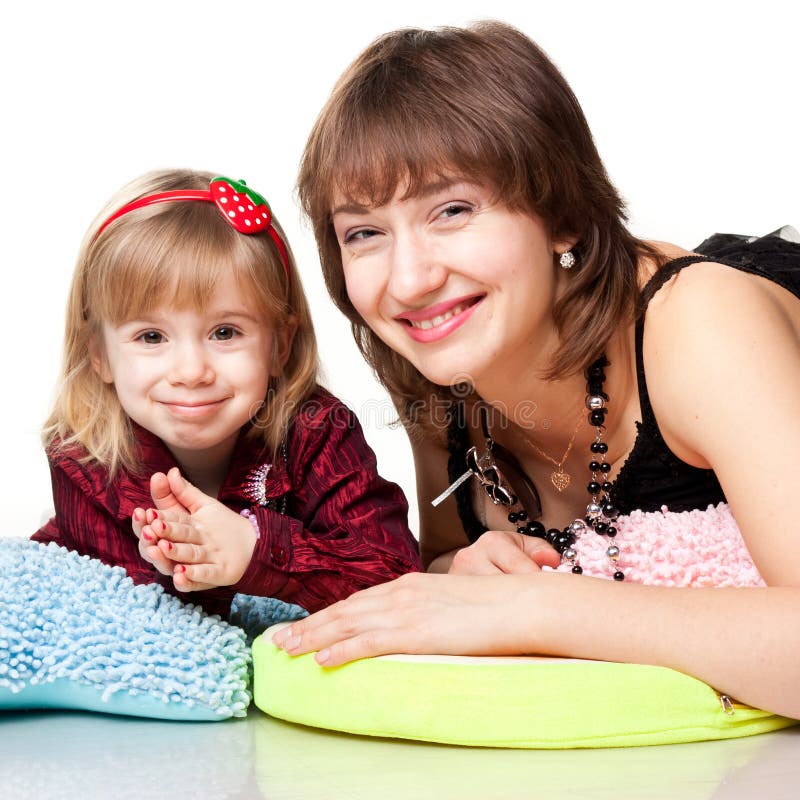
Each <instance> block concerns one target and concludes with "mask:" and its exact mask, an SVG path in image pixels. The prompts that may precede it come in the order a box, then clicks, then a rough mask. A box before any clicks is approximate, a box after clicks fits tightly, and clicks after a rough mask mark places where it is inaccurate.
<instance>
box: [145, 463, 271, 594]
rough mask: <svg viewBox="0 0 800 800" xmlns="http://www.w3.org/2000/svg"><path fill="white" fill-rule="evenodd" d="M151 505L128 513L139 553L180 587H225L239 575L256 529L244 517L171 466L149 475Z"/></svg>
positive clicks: (247, 559)
mask: <svg viewBox="0 0 800 800" xmlns="http://www.w3.org/2000/svg"><path fill="white" fill-rule="evenodd" d="M150 491H151V493H152V496H153V504H154V506H155V508H147V509H143V508H137V509H135V510H134V512H133V517H132V523H133V532H134V533H135V534H136V537H137V538H138V539H139V553H140V554H141V556H142V558H144V559H145V560H146V561H148V562H149V563H151V564H152V565H153V566H154V567H155V568H156V569H157V570H158V571H159V572H160V573H161V574H162V575H167V576H171V577H172V580H173V583H174V584H175V588H176V589H177V590H178V591H180V592H193V591H202V590H204V589H213V588H215V587H217V586H231V585H233V584H234V583H237V582H238V581H239V580H240V579H241V578H242V576H243V575H244V573H245V571H246V569H247V567H248V565H249V564H250V560H251V558H252V555H253V549H254V548H255V544H256V539H257V538H258V537H257V534H256V529H255V526H254V525H253V524H251V522H250V520H249V519H247V518H246V517H243V516H241V515H239V514H237V513H236V512H235V511H232V510H231V509H229V508H228V507H227V506H225V505H223V504H222V503H221V502H219V500H217V499H215V498H213V497H209V496H208V495H206V494H203V492H201V491H200V490H199V489H198V488H197V487H196V486H193V485H192V484H191V483H189V482H188V481H187V480H186V479H185V478H184V477H183V476H182V475H181V472H180V470H179V469H178V468H177V467H174V468H173V469H171V470H170V471H169V472H168V473H167V474H166V475H165V474H164V473H163V472H157V473H155V474H154V475H153V476H152V477H151V478H150Z"/></svg>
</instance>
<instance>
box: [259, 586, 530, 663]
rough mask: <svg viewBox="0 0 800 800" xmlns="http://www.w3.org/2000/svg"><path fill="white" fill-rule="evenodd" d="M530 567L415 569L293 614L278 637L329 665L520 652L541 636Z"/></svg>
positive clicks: (297, 652)
mask: <svg viewBox="0 0 800 800" xmlns="http://www.w3.org/2000/svg"><path fill="white" fill-rule="evenodd" d="M538 580H539V579H538V578H537V577H536V576H530V575H514V576H509V575H490V576H456V575H434V574H430V573H424V572H419V573H410V574H408V575H404V576H402V577H401V578H397V579H396V580H394V581H391V582H389V583H384V584H381V585H379V586H373V587H371V588H369V589H364V590H363V591H361V592H356V593H355V594H353V595H351V596H350V597H348V598H347V599H346V600H342V601H340V602H338V603H335V604H334V605H332V606H329V607H328V608H326V609H323V610H322V611H318V612H317V613H316V614H312V615H311V616H310V617H306V618H305V619H302V620H298V621H297V622H293V623H292V624H291V625H290V626H289V627H287V628H284V629H282V630H280V631H278V633H276V634H275V635H274V636H273V638H272V641H273V642H274V643H275V644H276V645H277V646H278V647H281V648H283V649H284V650H286V652H287V653H289V654H290V655H293V656H294V655H300V654H301V653H309V652H312V651H315V650H316V651H318V652H317V655H316V657H315V658H316V660H317V662H318V663H319V664H322V665H323V666H326V667H333V666H338V665H339V664H343V663H345V662H348V661H354V660H355V659H358V658H367V657H370V656H378V655H385V654H389V653H415V654H419V653H438V654H451V655H513V654H516V655H518V654H520V653H524V652H529V648H530V642H531V640H532V639H533V638H535V631H532V630H531V629H530V628H531V620H530V615H528V614H513V613H509V609H512V610H513V609H514V608H519V607H522V608H525V607H529V605H530V602H531V600H529V599H528V598H527V594H528V593H529V590H531V589H533V588H534V587H533V585H532V584H533V583H534V582H537V581H538Z"/></svg>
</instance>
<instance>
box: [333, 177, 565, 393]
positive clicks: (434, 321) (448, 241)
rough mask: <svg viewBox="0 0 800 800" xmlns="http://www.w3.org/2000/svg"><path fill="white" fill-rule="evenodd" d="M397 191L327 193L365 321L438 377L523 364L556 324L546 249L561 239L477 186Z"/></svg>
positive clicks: (348, 279)
mask: <svg viewBox="0 0 800 800" xmlns="http://www.w3.org/2000/svg"><path fill="white" fill-rule="evenodd" d="M402 194H403V193H402V191H398V192H397V193H396V194H395V197H394V198H393V199H392V200H391V201H390V202H389V203H387V204H386V205H384V206H380V207H370V206H361V205H358V204H355V203H352V202H350V201H348V200H346V199H343V198H337V199H336V200H335V202H334V209H333V224H334V229H335V231H336V236H337V238H338V241H339V245H340V247H341V252H342V263H343V268H344V277H345V283H346V287H347V293H348V296H349V297H350V300H351V302H352V303H353V306H354V307H355V309H356V310H357V311H358V313H359V314H360V315H361V316H362V317H363V319H364V321H365V322H366V323H367V325H369V327H370V328H372V330H373V331H374V332H375V333H376V334H377V335H378V336H379V337H380V338H381V339H382V340H383V341H384V342H385V343H386V344H387V345H388V346H389V347H391V348H392V349H393V350H395V351H396V352H398V353H400V354H401V355H402V356H404V357H405V358H406V359H408V360H409V361H410V362H411V363H412V364H414V366H415V367H416V368H417V369H418V370H419V371H420V372H421V373H422V374H423V375H425V376H426V377H427V378H428V379H429V380H431V381H433V382H434V383H437V384H440V385H449V384H452V383H455V382H460V381H468V382H470V383H472V384H473V385H475V386H476V387H479V386H480V384H481V382H482V381H486V380H491V376H492V375H493V374H495V372H496V371H497V370H498V369H501V370H503V371H504V372H505V374H506V376H508V375H509V374H510V373H509V372H508V370H509V369H512V368H513V367H514V366H515V365H516V364H520V365H524V364H525V363H528V364H530V356H531V347H534V348H536V351H538V350H540V349H541V347H542V346H543V345H544V346H547V344H548V343H549V342H550V341H551V339H552V337H554V335H555V332H554V328H553V323H552V319H551V314H550V310H551V309H552V306H553V304H554V302H555V299H556V296H557V292H558V288H559V287H558V284H559V281H560V279H561V276H560V275H559V274H558V272H560V270H557V269H556V268H555V267H554V252H562V251H563V250H566V249H568V248H569V245H570V243H569V242H554V241H551V239H550V237H549V235H548V233H547V231H546V230H545V227H544V225H543V224H542V222H541V220H540V219H539V218H538V217H536V216H533V215H531V214H526V213H522V212H516V211H512V210H510V209H509V208H508V207H506V206H504V205H502V204H500V203H497V202H493V200H492V191H491V189H490V188H489V187H486V186H481V185H476V184H471V183H464V182H444V183H437V184H431V185H429V186H428V187H427V189H426V190H425V191H423V192H422V193H420V194H419V195H417V196H414V197H411V198H408V199H405V200H404V199H401V197H402ZM526 359H527V362H526Z"/></svg>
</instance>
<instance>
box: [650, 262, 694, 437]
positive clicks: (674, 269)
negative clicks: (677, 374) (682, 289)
mask: <svg viewBox="0 0 800 800" xmlns="http://www.w3.org/2000/svg"><path fill="white" fill-rule="evenodd" d="M700 261H708V256H683V257H682V258H676V259H674V260H673V261H670V262H668V263H667V264H665V265H664V266H663V267H662V268H661V269H660V270H659V271H658V272H656V274H655V275H653V277H652V278H650V280H649V281H648V282H647V284H646V285H645V287H644V289H642V293H641V295H640V296H639V314H638V318H637V320H636V335H635V339H636V382H637V385H638V387H639V405H640V407H641V410H642V422H643V423H644V424H645V425H647V426H648V428H650V429H651V430H652V431H653V433H654V434H655V435H657V436H658V437H660V436H661V432H660V431H659V429H658V425H657V423H656V415H655V413H654V412H653V407H652V406H651V405H650V395H649V394H648V393H647V379H646V378H645V374H644V348H643V341H644V315H645V311H646V310H647V306H648V305H649V304H650V301H651V300H652V299H653V298H654V297H655V295H656V293H657V292H658V290H659V289H660V288H661V287H662V286H663V285H664V284H665V283H666V282H667V281H668V280H669V279H670V278H672V277H674V276H675V275H677V274H678V273H679V272H680V271H681V270H682V269H683V268H684V267H688V266H689V265H690V264H697V263H698V262H700Z"/></svg>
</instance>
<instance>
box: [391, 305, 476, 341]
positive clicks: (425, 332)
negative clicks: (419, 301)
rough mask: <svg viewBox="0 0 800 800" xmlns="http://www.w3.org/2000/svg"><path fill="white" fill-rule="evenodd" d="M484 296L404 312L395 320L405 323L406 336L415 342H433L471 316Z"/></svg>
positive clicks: (448, 333) (449, 332) (458, 326)
mask: <svg viewBox="0 0 800 800" xmlns="http://www.w3.org/2000/svg"><path fill="white" fill-rule="evenodd" d="M484 296H485V295H477V296H471V297H465V298H458V299H456V300H454V301H453V300H450V301H445V302H443V303H437V304H436V305H433V306H429V307H428V308H425V309H421V310H419V311H406V312H404V313H402V314H399V315H398V316H397V317H395V319H398V320H401V321H403V322H405V323H406V326H407V327H406V330H407V331H408V335H409V336H410V337H411V338H412V339H414V340H415V341H417V342H435V341H438V340H439V339H443V338H444V337H445V336H449V335H450V334H451V333H452V332H453V331H454V330H456V329H457V328H460V327H461V326H462V325H463V324H464V323H465V322H466V321H467V320H468V319H469V318H470V316H472V312H473V311H474V310H475V309H476V308H477V307H478V305H480V303H481V301H482V300H483V298H484Z"/></svg>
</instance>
